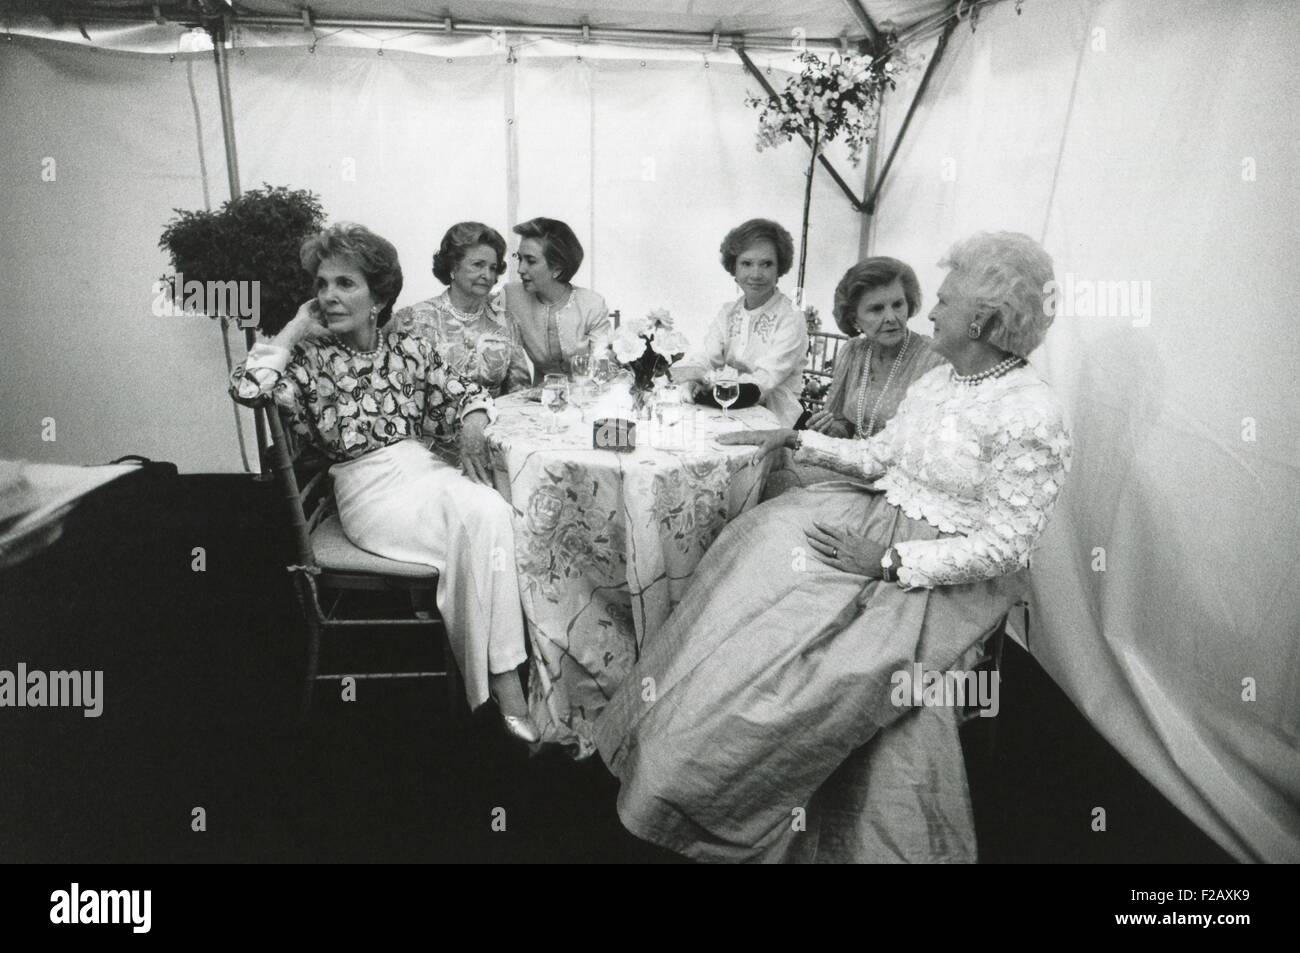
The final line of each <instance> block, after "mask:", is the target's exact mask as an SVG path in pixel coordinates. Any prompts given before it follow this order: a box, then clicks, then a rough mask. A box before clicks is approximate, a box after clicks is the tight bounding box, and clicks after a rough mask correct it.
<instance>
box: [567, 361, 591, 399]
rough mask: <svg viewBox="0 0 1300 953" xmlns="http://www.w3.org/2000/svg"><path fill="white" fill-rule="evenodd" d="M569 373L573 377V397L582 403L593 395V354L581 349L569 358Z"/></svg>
mask: <svg viewBox="0 0 1300 953" xmlns="http://www.w3.org/2000/svg"><path fill="white" fill-rule="evenodd" d="M569 373H570V376H571V377H572V378H573V399H574V402H575V403H578V404H579V405H581V402H582V400H583V399H585V398H587V397H590V396H591V355H590V354H588V353H587V352H586V351H579V352H578V353H577V354H575V355H573V357H571V358H569Z"/></svg>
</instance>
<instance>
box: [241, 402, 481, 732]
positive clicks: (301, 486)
mask: <svg viewBox="0 0 1300 953" xmlns="http://www.w3.org/2000/svg"><path fill="white" fill-rule="evenodd" d="M259 411H260V412H262V413H265V415H266V422H267V431H268V433H269V434H270V435H271V441H272V443H271V447H270V449H269V451H268V459H269V460H270V463H271V468H272V471H273V476H274V478H275V480H276V482H277V484H278V486H279V491H280V494H281V496H282V502H283V505H284V510H285V513H286V515H287V517H288V520H289V524H290V527H291V529H292V532H293V544H294V551H295V557H294V562H293V564H291V565H289V566H288V567H286V568H287V569H288V571H289V574H290V576H291V577H292V578H293V586H294V593H295V594H296V595H297V597H298V604H299V605H300V606H301V608H302V612H303V619H304V621H305V622H306V625H307V672H306V678H305V681H304V683H303V688H302V696H301V702H300V706H299V718H300V720H302V721H305V720H306V719H307V716H308V714H309V713H310V711H311V702H312V694H313V692H314V689H315V686H316V683H317V682H322V681H337V680H340V679H342V678H345V677H352V678H356V679H358V680H360V679H383V678H445V679H446V680H447V692H448V699H449V703H450V706H451V711H452V714H453V715H455V714H457V713H459V712H460V711H461V709H462V703H461V701H460V699H461V698H462V697H463V694H464V692H463V689H462V686H461V679H460V673H459V672H458V671H457V669H456V661H455V656H454V655H453V654H452V652H451V646H450V645H449V644H448V642H447V636H446V627H445V626H444V625H443V623H442V619H441V618H440V617H439V616H438V612H437V603H436V601H435V600H436V596H437V589H438V571H437V570H436V569H433V568H431V567H429V566H425V565H421V564H418V563H406V562H399V561H397V560H394V559H385V558H383V557H382V556H376V555H374V554H373V553H368V552H366V551H365V550H362V549H358V548H357V547H356V546H354V545H353V544H352V543H351V542H349V540H348V538H347V537H346V536H344V535H343V527H342V524H341V523H340V522H339V517H338V514H337V513H336V512H334V509H335V507H334V499H333V495H332V494H331V492H330V489H329V470H328V466H325V467H323V468H319V469H317V470H316V472H315V473H314V474H311V475H310V476H309V477H308V478H306V479H304V480H302V481H300V480H299V476H298V474H297V473H296V472H295V469H294V460H293V454H292V452H291V450H290V445H289V440H288V438H287V435H286V433H285V430H284V425H283V423H282V421H281V420H280V415H279V413H278V412H277V411H276V409H275V406H274V405H273V404H272V403H270V402H269V401H268V402H266V403H264V404H263V405H262V406H261V407H260V408H259ZM393 590H398V591H402V592H405V593H407V594H408V596H409V599H410V603H411V614H410V616H409V617H393V616H391V615H380V616H374V615H365V616H361V617H356V618H352V617H344V616H343V615H342V614H341V613H342V610H343V609H344V608H345V606H344V602H345V600H344V598H343V597H344V595H345V594H346V593H348V592H356V591H371V592H382V591H393ZM367 629H370V630H376V629H378V630H388V631H391V630H399V631H410V632H419V633H423V634H424V635H425V636H426V637H434V638H435V639H436V641H438V642H440V643H441V646H442V651H441V655H442V663H443V664H442V668H441V669H440V670H436V671H405V672H337V673H322V672H321V671H320V654H321V641H322V637H323V636H324V635H326V634H328V633H335V632H338V633H344V632H347V633H353V634H358V633H361V632H364V631H365V630H367Z"/></svg>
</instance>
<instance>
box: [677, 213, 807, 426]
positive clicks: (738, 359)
mask: <svg viewBox="0 0 1300 953" xmlns="http://www.w3.org/2000/svg"><path fill="white" fill-rule="evenodd" d="M720 251H721V258H722V267H723V268H725V269H726V270H727V273H728V274H730V275H731V276H732V277H733V278H735V279H736V284H737V285H738V286H739V288H740V290H741V292H742V294H741V296H740V297H739V298H737V299H736V300H735V301H732V302H728V303H727V304H724V305H723V306H722V308H721V309H719V311H718V315H717V317H716V318H714V320H713V323H712V324H711V325H710V326H709V329H708V331H707V332H706V333H705V336H704V342H703V344H702V345H701V346H700V347H698V348H696V349H694V350H693V351H691V352H690V353H688V354H687V355H686V356H685V357H684V358H682V359H681V360H680V361H678V362H677V363H676V364H674V365H673V366H672V369H671V375H672V378H673V380H675V381H684V382H686V385H685V386H686V390H687V391H688V392H689V393H691V394H695V393H697V392H699V391H705V392H707V389H708V387H709V386H710V385H711V383H712V381H713V379H714V377H715V375H716V374H717V373H718V372H720V371H721V370H722V369H723V368H724V367H732V368H735V370H736V380H737V382H738V383H739V384H740V385H741V399H740V401H739V402H738V406H745V405H747V404H752V403H760V404H762V405H763V406H765V407H767V408H768V409H769V410H771V411H772V412H773V413H774V414H776V416H777V419H778V420H779V421H780V422H781V426H783V427H792V426H794V423H795V421H796V420H798V419H799V415H800V413H801V408H800V406H799V392H800V390H801V389H802V387H803V365H804V358H805V356H806V355H807V353H808V324H807V322H806V320H805V319H804V316H803V313H802V312H800V311H798V310H796V309H795V306H794V304H793V302H791V301H790V299H789V298H787V297H786V296H785V295H784V294H782V293H781V292H780V291H779V290H778V289H777V286H776V283H777V281H778V279H780V277H781V276H782V275H784V274H785V273H786V272H788V271H789V270H790V265H791V264H792V263H793V261H794V240H793V239H792V238H791V237H790V233H789V232H787V231H786V230H785V229H784V228H782V227H781V226H780V225H779V224H777V223H776V222H773V221H770V220H769V219H765V218H753V219H750V220H749V221H747V222H744V223H742V224H740V225H738V226H736V227H735V228H733V229H732V230H731V231H729V232H728V233H727V235H726V237H725V238H724V239H723V240H722V247H721V249H720Z"/></svg>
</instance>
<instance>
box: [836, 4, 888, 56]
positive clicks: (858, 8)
mask: <svg viewBox="0 0 1300 953" xmlns="http://www.w3.org/2000/svg"><path fill="white" fill-rule="evenodd" d="M844 5H845V6H846V7H848V8H849V13H851V14H853V16H854V17H855V18H856V19H857V21H858V23H860V24H861V25H862V29H863V31H864V32H865V33H866V34H867V44H868V45H869V46H870V47H871V49H872V50H873V51H876V50H878V48H879V46H880V31H879V30H877V29H876V25H875V24H874V23H872V22H871V14H869V13H867V8H866V7H864V6H863V5H862V0H844Z"/></svg>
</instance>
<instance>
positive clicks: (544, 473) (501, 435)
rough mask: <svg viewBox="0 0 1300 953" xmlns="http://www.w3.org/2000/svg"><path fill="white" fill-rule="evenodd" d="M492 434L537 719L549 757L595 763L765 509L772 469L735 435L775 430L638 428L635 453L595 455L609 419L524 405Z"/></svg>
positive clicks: (590, 411) (708, 412) (758, 416)
mask: <svg viewBox="0 0 1300 953" xmlns="http://www.w3.org/2000/svg"><path fill="white" fill-rule="evenodd" d="M497 410H498V416H497V419H496V421H495V423H493V424H492V425H491V427H489V428H488V431H487V437H488V443H489V446H490V447H491V450H492V456H493V467H494V477H495V481H496V486H497V489H498V490H499V491H500V492H501V494H502V495H503V496H504V497H505V498H506V499H507V500H509V501H510V503H511V505H512V506H513V508H514V511H515V558H516V565H517V569H518V572H519V588H520V594H521V596H522V600H523V606H524V614H525V616H526V618H527V620H528V631H529V638H530V641H531V644H532V658H531V661H530V678H529V692H528V694H529V699H528V702H529V708H530V711H531V713H532V716H533V718H534V720H535V721H536V722H537V725H538V727H539V728H540V729H541V730H542V741H543V743H559V744H563V745H566V746H569V747H570V748H571V749H572V751H571V753H572V754H573V755H574V756H575V757H578V758H585V757H588V756H589V755H591V754H592V753H593V752H594V750H595V747H594V745H593V744H592V742H591V729H590V726H591V723H592V721H593V720H594V719H595V718H596V716H597V715H599V714H600V712H601V710H602V709H603V708H604V706H605V703H606V702H607V701H608V700H609V698H610V696H611V694H612V693H613V691H614V689H615V688H616V687H617V686H618V684H619V682H621V681H622V680H623V678H624V677H625V676H626V675H627V673H628V672H629V671H630V670H631V668H632V666H633V664H634V663H635V662H636V660H637V658H638V656H639V654H640V649H641V646H642V645H643V644H644V642H645V640H646V639H648V638H653V637H654V634H655V632H656V631H658V629H659V627H660V626H662V625H663V623H664V622H665V621H666V620H667V619H668V616H669V614H670V613H671V612H672V610H673V607H674V606H676V604H677V603H678V601H680V599H681V597H682V594H683V593H684V592H685V590H686V586H687V585H688V584H689V582H690V580H691V576H692V574H693V573H694V571H695V567H696V564H698V563H699V561H700V557H701V556H703V555H704V552H705V550H707V549H708V548H709V546H710V545H711V544H712V543H713V541H714V540H715V539H716V538H717V536H718V534H719V533H720V532H721V531H722V528H723V527H724V526H726V524H727V523H728V522H729V521H730V520H732V519H734V518H735V517H736V516H737V515H739V514H740V513H742V512H744V511H745V510H746V509H748V508H750V507H751V506H754V505H755V504H757V503H758V501H759V497H760V495H761V493H762V491H763V485H764V482H765V481H766V478H767V473H768V469H769V467H770V465H771V456H770V455H769V456H763V455H762V454H760V453H759V448H758V447H756V446H753V445H738V446H723V445H721V444H718V443H717V442H716V441H715V438H716V437H717V436H718V435H719V434H722V433H726V432H727V431H730V430H742V429H766V428H770V427H776V426H778V423H777V419H776V417H775V415H774V414H772V413H771V412H770V411H769V410H767V409H766V408H764V407H749V408H745V409H744V410H736V411H732V414H731V418H730V419H726V418H724V417H723V415H722V413H721V411H718V410H713V409H709V408H704V407H695V408H684V413H683V418H684V419H683V421H682V422H680V423H678V424H676V425H671V426H667V427H662V426H660V424H659V422H658V421H638V422H637V431H638V432H637V434H636V436H637V438H638V439H637V446H636V449H635V450H634V451H632V452H618V451H615V450H607V449H595V448H594V446H593V443H594V441H593V423H594V420H595V418H597V417H600V416H604V413H602V411H601V410H600V409H599V408H598V407H594V406H593V407H589V408H587V409H586V410H582V409H580V408H576V407H570V408H569V409H568V410H566V411H565V412H564V413H563V414H561V415H560V418H559V421H558V429H557V432H556V433H548V432H547V424H548V421H549V420H550V419H551V412H550V411H549V410H546V409H544V408H543V407H542V406H541V405H540V404H539V403H536V402H531V401H529V400H527V399H526V398H524V397H522V396H518V395H506V396H504V397H502V398H500V399H498V401H497Z"/></svg>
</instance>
